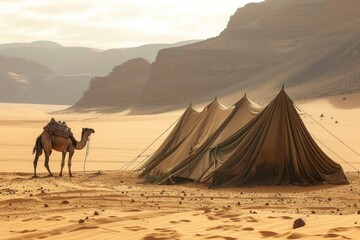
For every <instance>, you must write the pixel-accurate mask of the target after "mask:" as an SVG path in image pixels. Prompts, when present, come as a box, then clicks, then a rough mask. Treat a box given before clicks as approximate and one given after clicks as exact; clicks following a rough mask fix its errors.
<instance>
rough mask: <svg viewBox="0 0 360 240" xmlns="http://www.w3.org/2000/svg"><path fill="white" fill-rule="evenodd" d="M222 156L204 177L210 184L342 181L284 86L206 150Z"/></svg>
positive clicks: (211, 155) (336, 166)
mask: <svg viewBox="0 0 360 240" xmlns="http://www.w3.org/2000/svg"><path fill="white" fill-rule="evenodd" d="M209 158H210V159H214V160H213V161H215V159H216V160H218V161H220V159H223V158H225V159H226V162H224V163H223V164H222V165H221V166H220V167H219V168H217V169H216V170H215V171H214V172H213V174H211V175H209V176H208V177H207V179H205V181H207V182H210V183H211V185H215V186H243V185H286V184H296V185H312V184H321V183H323V182H328V183H331V184H346V183H348V181H347V179H346V176H345V174H344V172H343V169H342V168H341V166H340V165H339V164H337V163H335V162H334V161H333V160H331V159H330V158H329V157H328V156H327V155H326V154H325V153H324V152H323V151H322V150H321V149H320V148H319V147H318V145H317V144H316V143H315V141H314V140H313V138H312V137H311V135H310V133H309V132H308V131H307V129H306V127H305V125H304V123H303V122H302V120H301V118H300V116H299V115H298V113H297V111H296V109H295V107H294V106H293V103H292V101H291V99H290V98H289V97H288V96H287V94H286V93H285V91H284V89H282V90H281V92H280V93H279V94H278V96H277V97H276V98H275V99H274V100H273V101H272V102H271V103H270V104H269V105H268V106H267V107H266V108H265V109H264V110H263V111H262V112H261V113H260V114H259V115H257V116H256V117H255V118H254V119H253V120H252V121H251V122H249V123H248V124H247V125H245V126H244V127H243V128H242V129H241V130H240V131H238V132H237V133H235V134H234V135H232V136H230V137H229V138H227V139H226V140H224V141H222V142H221V143H219V144H218V145H217V147H216V148H213V149H212V150H210V152H209Z"/></svg>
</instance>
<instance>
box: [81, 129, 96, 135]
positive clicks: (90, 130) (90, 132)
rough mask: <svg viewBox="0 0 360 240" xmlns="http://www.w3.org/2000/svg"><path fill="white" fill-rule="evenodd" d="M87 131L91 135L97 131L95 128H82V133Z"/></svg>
mask: <svg viewBox="0 0 360 240" xmlns="http://www.w3.org/2000/svg"><path fill="white" fill-rule="evenodd" d="M85 133H87V134H88V135H89V136H90V135H91V134H92V133H95V130H94V129H92V128H83V129H82V135H83V134H85Z"/></svg>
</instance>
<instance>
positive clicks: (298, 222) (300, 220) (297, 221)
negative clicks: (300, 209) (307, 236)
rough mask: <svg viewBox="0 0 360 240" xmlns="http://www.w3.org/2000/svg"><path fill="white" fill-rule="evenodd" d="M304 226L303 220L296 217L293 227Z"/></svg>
mask: <svg viewBox="0 0 360 240" xmlns="http://www.w3.org/2000/svg"><path fill="white" fill-rule="evenodd" d="M303 226H305V221H304V220H303V219H302V218H298V219H296V220H295V221H294V224H293V229H295V228H299V227H303Z"/></svg>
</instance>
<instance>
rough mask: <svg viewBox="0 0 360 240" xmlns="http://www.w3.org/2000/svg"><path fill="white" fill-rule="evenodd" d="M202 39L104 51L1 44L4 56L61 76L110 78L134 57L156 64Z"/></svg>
mask: <svg viewBox="0 0 360 240" xmlns="http://www.w3.org/2000/svg"><path fill="white" fill-rule="evenodd" d="M197 41H199V40H191V41H183V42H178V43H174V44H148V45H144V46H140V47H133V48H118V49H110V50H100V49H93V48H86V47H63V46H61V45H59V44H57V43H54V42H47V41H37V42H32V43H12V44H0V54H2V55H6V56H9V57H19V58H25V59H29V60H34V61H36V62H39V63H41V64H43V65H44V66H46V67H48V68H49V69H51V70H53V71H54V72H56V73H57V74H61V75H76V74H90V75H96V76H99V75H106V74H108V73H109V72H110V71H111V69H112V68H113V67H114V66H117V65H119V64H122V63H124V62H126V61H127V60H130V59H132V58H138V57H142V58H144V59H146V60H147V61H149V62H153V61H154V60H155V57H156V55H157V52H158V51H159V50H160V49H164V48H168V47H178V46H183V45H187V44H190V43H194V42H197Z"/></svg>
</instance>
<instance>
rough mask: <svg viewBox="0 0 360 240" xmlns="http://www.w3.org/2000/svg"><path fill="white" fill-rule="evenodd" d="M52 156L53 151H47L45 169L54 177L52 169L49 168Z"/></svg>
mask: <svg viewBox="0 0 360 240" xmlns="http://www.w3.org/2000/svg"><path fill="white" fill-rule="evenodd" d="M50 155H51V151H49V152H47V151H45V164H44V165H45V168H46V169H47V170H48V172H49V175H50V176H53V174H52V173H51V171H50V168H49V160H50Z"/></svg>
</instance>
